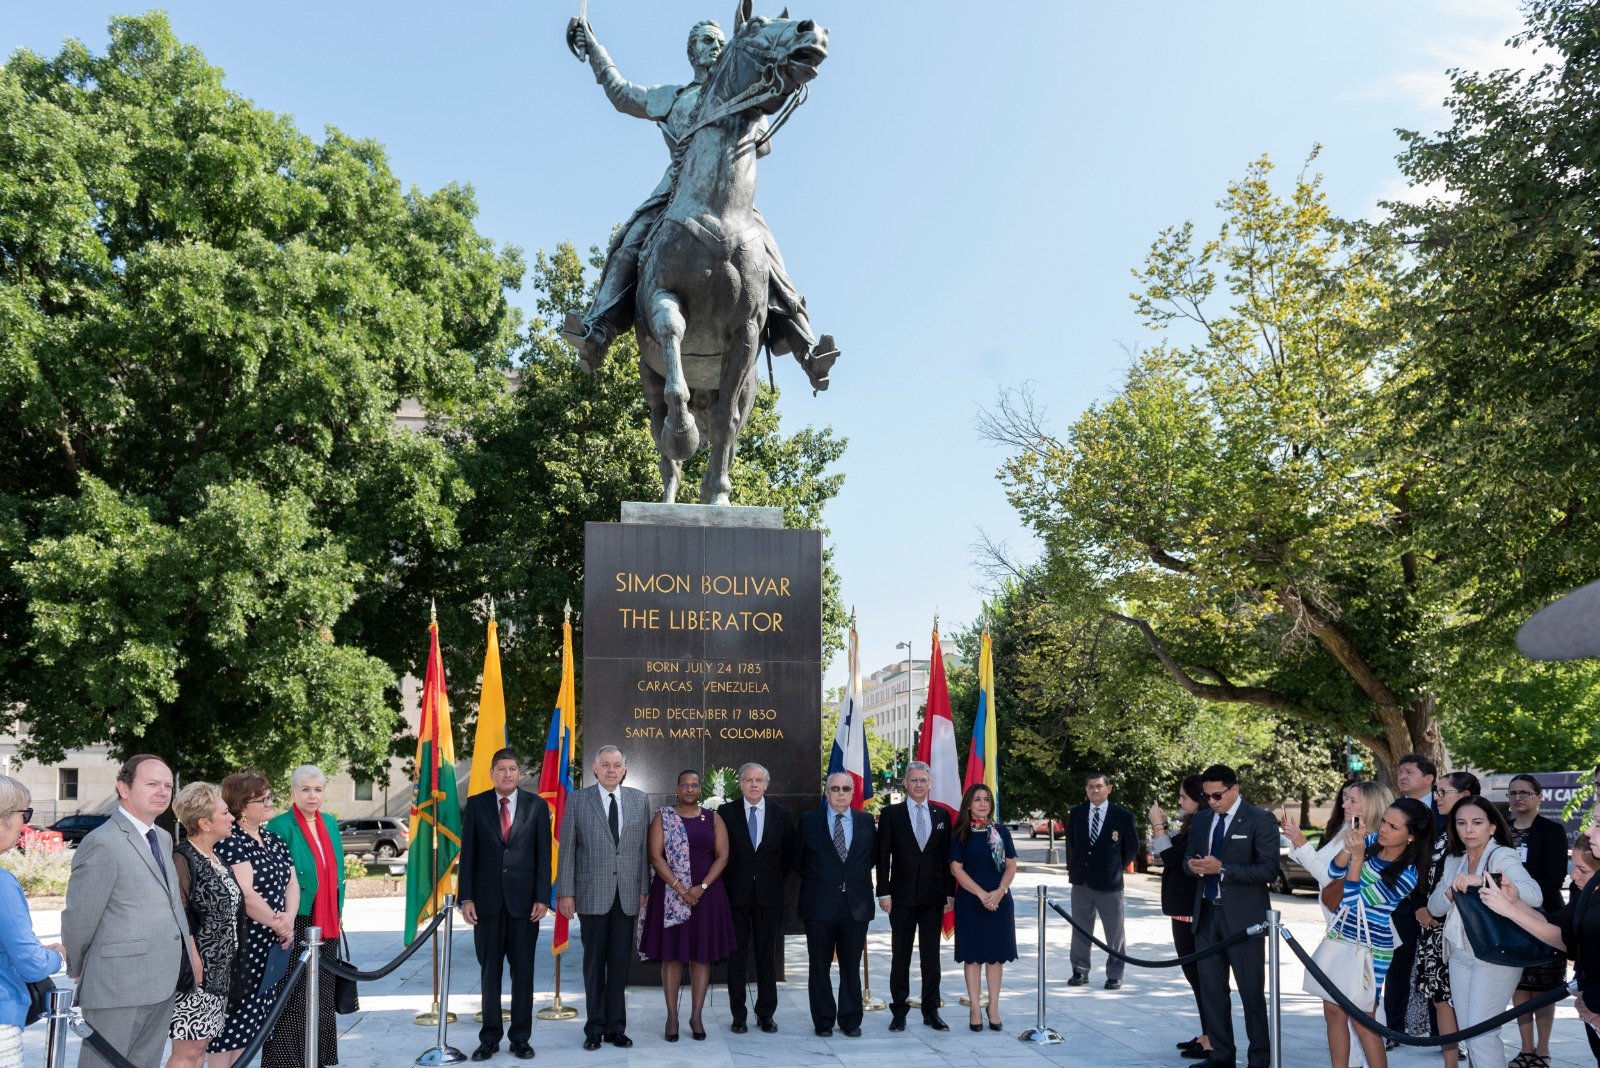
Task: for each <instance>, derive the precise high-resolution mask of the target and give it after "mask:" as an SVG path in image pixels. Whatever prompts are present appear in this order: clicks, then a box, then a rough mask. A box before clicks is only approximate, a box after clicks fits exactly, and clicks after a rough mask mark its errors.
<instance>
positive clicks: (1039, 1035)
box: [1017, 883, 1061, 1046]
mask: <svg viewBox="0 0 1600 1068" xmlns="http://www.w3.org/2000/svg"><path fill="white" fill-rule="evenodd" d="M1037 889H1038V891H1039V999H1038V1007H1037V1009H1036V1010H1035V1012H1034V1020H1033V1026H1032V1027H1030V1028H1028V1029H1027V1030H1026V1031H1024V1032H1022V1034H1020V1035H1018V1036H1017V1038H1019V1039H1021V1040H1022V1041H1023V1042H1032V1043H1034V1044H1035V1045H1039V1046H1054V1045H1056V1044H1058V1043H1059V1042H1060V1041H1061V1034H1060V1032H1058V1031H1056V1030H1055V1029H1054V1028H1052V1027H1047V1026H1045V1022H1044V990H1045V979H1046V972H1045V935H1046V934H1047V933H1048V931H1049V928H1048V927H1046V926H1045V888H1044V884H1043V883H1040V884H1039V886H1038V888H1037Z"/></svg>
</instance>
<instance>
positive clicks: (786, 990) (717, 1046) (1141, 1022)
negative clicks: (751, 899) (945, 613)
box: [25, 841, 1593, 1068]
mask: <svg viewBox="0 0 1600 1068" xmlns="http://www.w3.org/2000/svg"><path fill="white" fill-rule="evenodd" d="M1018 845H1019V849H1020V851H1021V852H1022V854H1023V857H1024V859H1025V860H1027V859H1029V858H1030V857H1035V858H1036V859H1043V853H1044V850H1043V843H1038V844H1033V843H1028V842H1026V841H1023V842H1019V843H1018ZM1040 885H1044V886H1045V887H1047V892H1048V893H1049V894H1051V895H1060V896H1062V897H1063V898H1064V897H1065V895H1066V893H1067V880H1066V876H1065V874H1064V873H1061V872H1057V871H1053V870H1048V869H1044V868H1043V867H1042V866H1041V865H1036V864H1025V866H1024V870H1023V872H1022V873H1021V874H1019V876H1018V878H1017V881H1016V891H1017V896H1018V922H1017V936H1018V943H1019V947H1018V948H1019V950H1020V951H1021V959H1019V960H1018V961H1017V963H1016V964H1013V965H1010V966H1008V967H1007V969H1006V976H1005V991H1004V993H1003V995H1002V998H1001V1016H1002V1018H1003V1020H1004V1022H1005V1031H1004V1032H1003V1033H999V1034H996V1033H994V1032H990V1031H988V1030H985V1031H983V1032H982V1033H980V1034H973V1033H972V1032H971V1031H969V1030H968V1029H967V1027H966V1023H967V1017H966V1010H965V1009H964V1007H963V1006H961V1005H960V1004H958V1003H957V998H958V997H959V996H960V994H961V992H962V986H961V972H960V968H959V967H958V966H957V965H956V964H955V963H954V962H953V961H950V960H949V951H948V949H947V950H946V952H945V959H946V961H947V965H946V968H945V973H944V983H945V1001H946V1008H945V1010H944V1016H945V1019H946V1020H947V1021H948V1022H949V1023H950V1025H951V1030H950V1031H948V1032H945V1033H938V1032H934V1031H931V1030H929V1029H928V1028H926V1027H924V1026H923V1025H922V1024H921V1022H920V1019H919V1017H918V1016H917V1015H916V1014H915V1012H913V1015H912V1017H911V1021H910V1022H909V1023H908V1025H907V1028H906V1031H905V1032H904V1033H903V1034H890V1033H889V1032H888V1025H889V1014H888V1012H886V1011H885V1012H872V1013H868V1014H867V1019H866V1022H865V1024H864V1025H863V1028H862V1030H863V1034H862V1037H860V1038H855V1039H852V1038H846V1037H844V1036H843V1035H842V1034H840V1033H839V1032H837V1031H835V1033H834V1037H832V1038H828V1039H822V1038H817V1037H816V1036H815V1035H813V1034H812V1030H811V1023H810V1019H809V1015H808V1011H807V1008H806V987H805V969H806V954H805V942H804V939H803V938H801V937H800V936H798V935H795V936H790V937H789V938H788V939H787V941H786V946H787V953H788V958H787V963H788V975H789V977H790V978H789V981H788V982H787V983H784V984H782V985H781V986H780V987H779V997H780V1006H779V1009H778V1013H777V1022H778V1025H779V1027H780V1028H781V1030H780V1031H779V1033H778V1034H775V1035H764V1034H761V1033H759V1032H757V1031H752V1032H751V1033H750V1034H747V1035H735V1034H732V1033H730V1032H729V1030H728V1022H729V1018H728V1013H727V1000H726V997H725V992H724V991H722V990H719V989H716V988H713V991H712V995H711V997H710V999H709V1003H708V1005H707V1009H706V1024H707V1030H708V1032H709V1035H708V1037H707V1038H706V1040H705V1041H704V1042H695V1041H693V1040H692V1039H691V1038H690V1037H689V1028H688V1016H687V1009H685V1010H684V1014H683V1021H682V1036H683V1037H682V1039H681V1040H680V1041H679V1042H678V1043H676V1044H675V1045H668V1044H667V1043H666V1042H664V1041H663V1040H662V1028H663V1024H664V1022H665V1019H666V1009H665V1007H664V1005H663V1002H662V998H661V991H660V990H659V989H658V988H635V989H633V990H631V991H630V992H629V996H628V1021H629V1023H628V1033H629V1035H630V1036H632V1038H633V1039H634V1041H635V1043H636V1044H635V1046H634V1048H633V1049H632V1050H627V1051H623V1050H617V1049H614V1048H613V1047H611V1046H609V1045H607V1046H604V1047H602V1048H601V1049H600V1050H599V1051H597V1052H593V1053H586V1052H584V1051H583V1049H582V1048H581V1044H582V1041H583V1034H582V1018H581V1015H580V1018H579V1019H578V1020H572V1021H566V1022H546V1021H542V1020H540V1021H535V1024H534V1031H533V1044H534V1047H535V1048H536V1049H537V1050H538V1058H537V1060H536V1061H535V1062H534V1063H544V1062H548V1061H549V1060H550V1059H552V1058H559V1059H560V1063H563V1064H565V1063H575V1064H583V1065H592V1066H593V1068H603V1066H606V1065H620V1064H638V1065H662V1066H675V1065H682V1066H684V1068H690V1066H695V1068H703V1066H704V1065H707V1064H729V1065H735V1066H741V1065H742V1066H750V1068H755V1066H760V1068H785V1066H791V1065H792V1066H797V1068H798V1066H805V1068H812V1066H817V1065H823V1066H826V1065H863V1066H865V1065H873V1066H874V1068H878V1066H882V1065H885V1064H893V1063H896V1062H899V1063H905V1064H914V1065H922V1066H942V1065H952V1066H957V1068H973V1066H978V1065H989V1066H992V1065H994V1064H997V1063H1006V1064H1011V1063H1030V1062H1036V1061H1038V1059H1044V1060H1050V1061H1054V1062H1056V1063H1058V1064H1071V1065H1093V1066H1094V1068H1126V1066H1134V1065H1140V1066H1144V1065H1153V1064H1170V1065H1181V1064H1193V1063H1194V1062H1193V1061H1183V1060H1180V1058H1179V1057H1178V1055H1177V1051H1176V1050H1175V1049H1174V1048H1173V1044H1174V1043H1175V1042H1178V1041H1180V1040H1182V1039H1186V1038H1189V1037H1191V1036H1192V1035H1194V1033H1195V1032H1196V1031H1197V1030H1198V1024H1197V1021H1196V1019H1195V1012H1194V1003H1193V1001H1192V999H1191V997H1190V994H1189V988H1188V986H1187V984H1186V983H1185V982H1184V980H1183V976H1182V973H1181V972H1180V971H1179V970H1178V969H1175V968H1166V969H1160V970H1153V969H1150V970H1147V969H1139V968H1133V967H1130V968H1129V969H1128V971H1127V975H1126V977H1125V981H1124V985H1123V988H1122V989H1121V990H1120V991H1116V992H1111V991H1106V990H1103V989H1101V986H1100V984H1101V982H1102V981H1103V979H1104V976H1103V974H1101V969H1102V968H1103V963H1104V957H1103V955H1102V954H1101V953H1100V952H1099V951H1096V952H1095V956H1094V970H1095V975H1094V982H1093V983H1091V985H1089V986H1088V987H1068V986H1067V985H1066V981H1067V979H1068V978H1069V977H1070V976H1071V974H1072V970H1071V967H1070V966H1069V964H1068V963H1067V946H1068V943H1069V941H1070V937H1071V933H1070V928H1068V926H1067V925H1066V923H1065V921H1063V920H1061V919H1060V918H1059V917H1056V916H1054V914H1051V919H1050V922H1049V924H1048V927H1047V933H1046V945H1047V951H1046V956H1047V960H1046V964H1047V972H1048V983H1047V986H1046V1005H1045V1012H1046V1022H1047V1023H1048V1024H1049V1025H1050V1026H1051V1027H1054V1028H1055V1029H1056V1030H1057V1031H1059V1032H1060V1033H1061V1035H1062V1036H1063V1038H1065V1040H1066V1041H1065V1042H1063V1043H1062V1044H1061V1045H1058V1046H1046V1047H1035V1046H1030V1045H1027V1044H1024V1043H1022V1042H1020V1041H1018V1039H1017V1035H1018V1034H1019V1033H1020V1032H1021V1031H1022V1030H1023V1029H1024V1028H1026V1027H1028V1026H1030V1025H1031V1024H1032V1023H1033V1022H1034V1013H1035V992H1036V989H1037V987H1036V981H1035V977H1036V975H1037V969H1038V954H1037V940H1038V926H1037V923H1036V921H1035V918H1034V917H1035V911H1036V904H1035V896H1036V890H1035V888H1036V887H1038V886H1040ZM1157 889H1158V884H1157V881H1156V879H1155V878H1154V877H1151V876H1143V875H1140V876H1133V877H1130V879H1129V888H1128V941H1129V951H1130V952H1131V953H1133V954H1134V955H1135V956H1144V957H1150V958H1168V959H1170V958H1171V957H1172V956H1173V954H1172V952H1171V948H1172V947H1171V942H1170V926H1169V923H1168V921H1167V919H1166V918H1165V917H1164V916H1162V915H1161V910H1160V905H1159V901H1158V897H1157ZM1273 899H1274V901H1275V902H1276V903H1277V905H1278V907H1279V908H1280V909H1282V910H1283V912H1284V915H1285V919H1286V920H1287V921H1288V922H1289V924H1290V927H1291V929H1292V930H1293V931H1294V933H1295V934H1296V936H1297V937H1299V938H1301V939H1302V940H1314V939H1316V938H1317V937H1319V936H1320V931H1321V922H1320V919H1319V914H1318V909H1317V904H1316V900H1315V899H1314V898H1313V897H1312V896H1311V895H1310V894H1308V893H1302V894H1299V895H1295V896H1294V897H1285V896H1283V895H1279V894H1275V895H1273ZM400 921H401V899H399V898H393V897H390V898H378V899H366V900H352V901H351V902H349V904H348V907H347V914H346V926H347V928H348V933H349V938H350V942H351V950H352V954H353V956H354V957H355V959H356V962H357V964H358V966H360V967H363V968H369V969H370V968H375V967H377V966H379V965H381V964H382V963H384V962H385V961H387V960H389V959H391V958H392V957H393V956H394V954H395V953H396V952H397V951H398V950H399V948H400V937H399V934H398V932H399V930H400V926H401V922H400ZM34 926H35V929H36V930H37V931H38V933H39V935H40V937H41V938H43V939H44V940H45V941H47V942H48V941H54V940H55V939H56V938H57V936H58V935H59V931H60V913H59V912H56V911H43V912H38V913H36V914H35V915H34ZM577 933H578V932H577V925H576V924H574V925H573V949H572V951H571V952H570V953H569V954H568V956H567V963H566V964H565V966H564V969H563V983H564V986H565V990H564V1000H566V1001H567V1002H568V1003H569V1004H575V1005H576V1006H577V1007H578V1008H579V1010H580V1013H581V1010H582V1007H583V998H582V977H581V974H580V959H581V949H580V948H579V945H578V942H577ZM548 937H549V934H548V925H546V927H545V930H544V931H543V932H542V935H541V943H540V949H541V954H540V956H539V959H538V971H537V973H536V976H535V983H536V988H537V990H538V991H539V996H538V1003H539V1004H541V1005H543V1004H547V1003H548V1002H549V1000H550V979H551V973H550V960H551V958H550V957H549V956H548V954H547V953H545V952H543V950H544V948H545V946H546V945H547V944H548V941H547V940H548ZM868 948H869V952H870V954H871V973H870V976H871V981H872V992H873V994H874V995H876V996H878V997H880V998H882V997H884V996H885V995H886V994H887V992H888V974H889V925H888V920H887V919H886V918H885V917H883V916H881V915H880V916H879V917H877V918H876V919H874V920H873V922H872V925H871V928H870V931H869V935H868ZM453 952H454V957H455V959H454V962H453V966H452V968H451V973H452V982H451V988H452V990H453V991H456V993H454V994H452V997H451V1002H450V1005H451V1008H452V1009H453V1010H455V1011H457V1012H458V1013H459V1014H460V1016H461V1019H460V1022H458V1023H456V1024H455V1025H454V1026H452V1027H451V1028H450V1043H451V1044H452V1045H454V1046H455V1047H457V1048H458V1049H460V1050H462V1051H463V1052H467V1053H470V1052H471V1051H472V1049H473V1048H474V1047H475V1046H476V1045H477V1025H476V1024H475V1023H473V1021H472V1013H473V1012H475V1011H476V1010H477V1008H478V999H477V996H476V993H475V988H476V986H477V980H476V972H477V967H476V963H475V960H474V958H473V953H472V935H471V933H470V931H469V930H467V929H465V928H463V927H459V926H458V927H457V929H456V934H455V944H454V950H453ZM1284 956H1285V958H1286V960H1285V964H1284V975H1283V985H1284V989H1285V991H1287V992H1288V993H1287V995H1286V997H1285V999H1284V1005H1283V1019H1284V1029H1285V1040H1284V1058H1283V1062H1284V1064H1285V1065H1286V1066H1292V1068H1317V1066H1321V1065H1326V1064H1327V1063H1328V1061H1327V1053H1326V1042H1325V1040H1324V1032H1323V1024H1322V1010H1321V1007H1320V1006H1321V1003H1320V1002H1318V1001H1314V1000H1313V999H1311V998H1310V997H1307V996H1306V995H1304V994H1301V993H1299V990H1300V984H1301V977H1302V972H1301V969H1300V966H1299V962H1298V961H1296V960H1294V958H1293V956H1292V955H1291V954H1289V953H1288V951H1287V950H1285V953H1284ZM430 981H431V968H430V964H429V957H428V954H427V953H426V952H423V953H419V954H417V955H416V956H415V957H413V958H412V959H411V960H410V961H407V962H406V964H405V965H404V966H403V967H401V968H399V969H398V970H396V971H395V973H394V974H392V975H391V976H389V977H388V978H387V979H385V980H383V981H382V982H378V983H370V984H363V985H362V988H361V1009H362V1011H361V1012H360V1013H358V1014H356V1015H354V1016H349V1017H341V1018H340V1038H339V1052H340V1064H342V1065H348V1066H351V1068H398V1066H402V1065H407V1064H410V1063H412V1061H413V1060H414V1059H415V1057H416V1056H417V1054H419V1053H420V1052H422V1051H423V1050H424V1049H426V1048H428V1047H429V1046H430V1045H432V1041H433V1031H432V1030H431V1029H426V1028H423V1027H419V1026H417V1025H416V1024H415V1023H413V1017H414V1016H415V1015H416V1013H418V1012H419V1011H421V1010H424V1009H426V1008H427V1007H428V1002H429V998H430ZM913 990H915V977H914V973H913ZM683 996H684V1002H685V1004H687V999H688V992H687V989H686V990H685V992H684V995H683ZM1235 1017H1236V1024H1235V1025H1236V1027H1237V1029H1238V1032H1239V1038H1240V1040H1241V1043H1242V1040H1243V1037H1244V1036H1243V1031H1244V1027H1243V1020H1242V1017H1240V1016H1239V1015H1238V1013H1237V1009H1236V1011H1235ZM1504 1034H1505V1035H1506V1036H1507V1037H1508V1045H1509V1046H1511V1048H1512V1049H1515V1046H1516V1029H1515V1028H1514V1027H1509V1026H1508V1027H1507V1028H1506V1029H1505V1031H1504ZM77 1045H78V1040H77V1039H76V1038H75V1037H74V1038H73V1039H72V1053H71V1055H70V1057H69V1063H73V1064H75V1063H76V1060H77V1053H76V1048H77ZM25 1049H26V1054H25V1057H26V1063H27V1064H29V1065H38V1064H43V1063H44V1027H43V1025H39V1026H36V1027H33V1028H30V1029H29V1030H28V1032H27V1035H26V1040H25ZM1552 1054H1553V1056H1552V1058H1551V1063H1552V1065H1553V1066H1559V1068H1580V1066H1591V1065H1592V1064H1593V1060H1592V1058H1591V1056H1590V1054H1589V1050H1588V1046H1587V1044H1586V1042H1585V1039H1584V1035H1583V1031H1582V1024H1580V1023H1579V1021H1578V1019H1577V1017H1576V1016H1575V1015H1574V1013H1573V1011H1572V1009H1571V1007H1570V1002H1569V1003H1567V1004H1566V1005H1563V1006H1562V1007H1561V1008H1560V1009H1559V1010H1558V1012H1557V1017H1556V1033H1555V1041H1554V1042H1553V1044H1552ZM1390 1058H1391V1063H1392V1064H1394V1065H1396V1066H1397V1068H1408V1066H1418V1068H1420V1066H1423V1065H1434V1064H1438V1063H1440V1060H1439V1055H1438V1053H1437V1052H1435V1051H1433V1050H1422V1049H1401V1050H1399V1051H1397V1052H1395V1053H1392V1054H1390ZM489 1063H491V1064H511V1063H515V1061H514V1060H513V1058H511V1056H510V1055H509V1054H508V1053H507V1052H506V1050H505V1047H504V1045H503V1044H502V1046H501V1051H500V1054H499V1056H497V1057H496V1058H495V1059H494V1060H493V1061H491V1062H489ZM1242 1063H1243V1062H1242V1059H1241V1064H1242ZM141 1068H144V1066H141ZM151 1068H156V1066H151Z"/></svg>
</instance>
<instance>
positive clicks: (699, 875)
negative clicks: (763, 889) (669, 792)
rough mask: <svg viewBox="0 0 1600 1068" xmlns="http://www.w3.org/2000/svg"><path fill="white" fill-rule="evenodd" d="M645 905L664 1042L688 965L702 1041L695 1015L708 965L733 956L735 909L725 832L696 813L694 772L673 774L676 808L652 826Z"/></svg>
mask: <svg viewBox="0 0 1600 1068" xmlns="http://www.w3.org/2000/svg"><path fill="white" fill-rule="evenodd" d="M649 845H650V866H651V867H652V868H654V869H655V877H654V878H652V879H651V880H650V899H649V901H647V902H646V903H645V907H644V916H643V917H641V919H640V923H639V955H640V956H641V957H643V958H644V959H645V960H658V961H660V962H661V990H662V993H664V994H665V995H666V998H667V1029H666V1038H667V1041H668V1042H676V1041H678V990H679V988H680V987H681V986H682V983H683V965H685V964H687V965H689V986H690V991H691V1000H692V1002H693V1007H692V1008H691V1010H690V1013H689V1033H690V1034H692V1035H694V1037H695V1038H696V1039H697V1040H698V1039H703V1038H705V1037H706V1028H705V1024H704V1023H702V1022H701V1020H700V1010H701V1009H702V1008H704V1007H705V1003H706V990H707V989H708V988H709V987H710V986H711V965H712V963H713V962H715V961H719V960H726V959H727V958H728V957H729V956H730V955H732V953H733V950H734V946H735V942H734V937H733V910H732V909H731V908H730V907H729V905H728V888H727V887H726V886H724V885H722V871H723V869H724V868H726V867H727V866H728V831H727V828H725V827H724V826H723V825H722V818H721V817H720V816H718V815H717V814H716V813H715V812H712V811H711V810H710V809H703V808H701V807H700V773H699V772H697V771H683V772H679V773H678V803H677V804H676V805H663V806H662V807H661V808H660V809H659V810H658V811H657V812H656V814H655V816H654V817H653V818H652V819H651V820H650V842H649Z"/></svg>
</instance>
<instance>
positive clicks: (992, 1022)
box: [989, 1013, 1000, 1031]
mask: <svg viewBox="0 0 1600 1068" xmlns="http://www.w3.org/2000/svg"><path fill="white" fill-rule="evenodd" d="M989 1030H991V1031H998V1030H1000V1021H999V1020H996V1019H995V1018H994V1014H992V1013H991V1014H990V1015H989Z"/></svg>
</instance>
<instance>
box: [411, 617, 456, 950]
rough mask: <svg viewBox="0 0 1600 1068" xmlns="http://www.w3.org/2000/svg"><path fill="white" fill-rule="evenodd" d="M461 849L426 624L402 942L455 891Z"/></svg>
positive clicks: (435, 639)
mask: <svg viewBox="0 0 1600 1068" xmlns="http://www.w3.org/2000/svg"><path fill="white" fill-rule="evenodd" d="M460 853H461V806H460V804H459V803H458V802H457V801H456V745H455V741H454V740H453V739H452V737H451V734H450V703H449V701H447V700H446V699H445V694H444V661H443V660H442V659H441V658H440V656H439V624H438V622H437V621H432V622H430V623H429V624H428V670H427V673H426V674H425V675H424V677H423V680H422V715H421V717H420V718H419V720H418V722H417V783H416V791H415V794H414V795H413V799H412V802H411V848H410V853H409V855H408V856H407V857H406V945H408V946H409V945H410V944H411V943H412V942H413V941H414V940H415V939H416V937H417V928H418V927H421V926H422V925H423V924H425V923H427V921H428V920H429V919H430V918H431V917H432V916H433V914H434V913H436V912H438V911H439V908H440V906H441V905H442V904H443V902H444V896H445V895H446V894H449V893H454V892H455V874H456V858H457V856H458V855H459V854H460Z"/></svg>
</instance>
